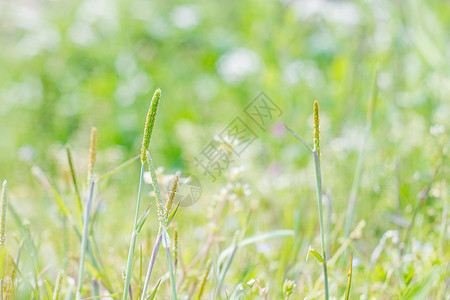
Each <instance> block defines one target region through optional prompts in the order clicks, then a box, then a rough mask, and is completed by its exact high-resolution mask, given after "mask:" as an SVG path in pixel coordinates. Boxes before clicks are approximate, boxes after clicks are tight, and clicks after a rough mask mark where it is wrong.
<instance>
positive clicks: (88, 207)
mask: <svg viewBox="0 0 450 300" xmlns="http://www.w3.org/2000/svg"><path fill="white" fill-rule="evenodd" d="M94 186H95V181H94V180H93V179H92V180H91V183H90V187H89V190H88V194H87V197H86V210H85V212H84V222H83V235H82V237H81V256H80V270H79V273H78V285H77V293H76V299H77V300H79V299H81V288H82V286H83V273H84V261H85V259H86V248H87V244H88V235H89V232H88V231H89V217H90V214H91V203H92V195H93V194H94Z"/></svg>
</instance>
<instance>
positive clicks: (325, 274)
mask: <svg viewBox="0 0 450 300" xmlns="http://www.w3.org/2000/svg"><path fill="white" fill-rule="evenodd" d="M313 155H314V170H315V173H316V187H317V189H316V190H317V205H318V207H319V222H320V235H321V238H322V255H323V277H324V282H325V299H327V300H328V297H329V296H328V270H327V257H326V255H325V249H326V247H325V234H324V226H323V207H322V175H321V171H320V163H319V156H318V155H317V150H316V149H313Z"/></svg>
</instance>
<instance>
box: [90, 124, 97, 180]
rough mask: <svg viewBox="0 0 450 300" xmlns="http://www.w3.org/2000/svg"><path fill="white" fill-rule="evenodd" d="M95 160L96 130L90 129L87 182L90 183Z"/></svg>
mask: <svg viewBox="0 0 450 300" xmlns="http://www.w3.org/2000/svg"><path fill="white" fill-rule="evenodd" d="M96 158H97V128H95V127H92V129H91V141H90V144H89V168H88V170H89V173H88V180H89V181H92V179H93V178H94V167H95V160H96Z"/></svg>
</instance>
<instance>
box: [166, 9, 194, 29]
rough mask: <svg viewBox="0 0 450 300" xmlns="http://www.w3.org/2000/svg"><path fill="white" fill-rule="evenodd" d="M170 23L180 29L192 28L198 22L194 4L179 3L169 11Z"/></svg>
mask: <svg viewBox="0 0 450 300" xmlns="http://www.w3.org/2000/svg"><path fill="white" fill-rule="evenodd" d="M170 18H171V20H172V23H173V24H174V25H175V26H176V27H178V28H181V29H185V30H192V29H194V28H195V27H197V25H198V24H199V23H200V16H199V13H198V9H197V7H196V6H194V5H180V6H177V7H175V8H174V9H173V10H172V12H171V13H170Z"/></svg>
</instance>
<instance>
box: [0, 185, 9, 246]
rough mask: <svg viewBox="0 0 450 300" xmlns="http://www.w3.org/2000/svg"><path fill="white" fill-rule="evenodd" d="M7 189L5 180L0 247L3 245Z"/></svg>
mask: <svg viewBox="0 0 450 300" xmlns="http://www.w3.org/2000/svg"><path fill="white" fill-rule="evenodd" d="M7 187H8V182H7V181H6V180H5V181H3V188H2V219H1V227H0V247H2V246H3V245H4V244H5V232H6V203H7V196H6V194H7Z"/></svg>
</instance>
